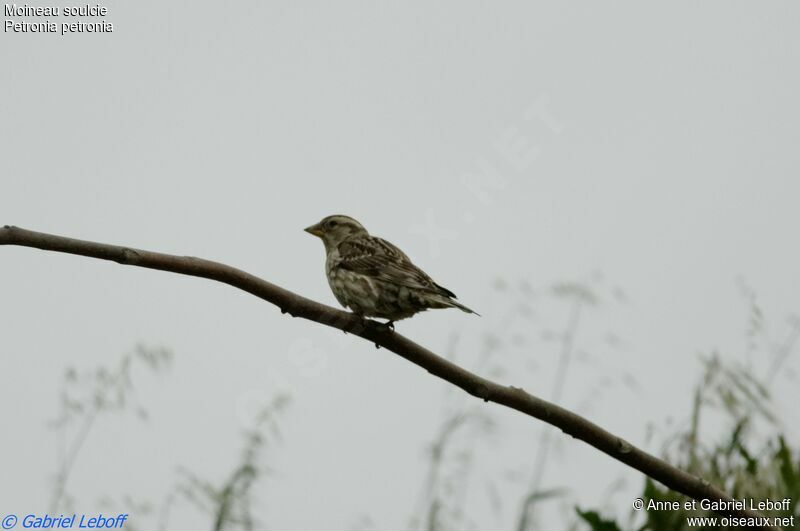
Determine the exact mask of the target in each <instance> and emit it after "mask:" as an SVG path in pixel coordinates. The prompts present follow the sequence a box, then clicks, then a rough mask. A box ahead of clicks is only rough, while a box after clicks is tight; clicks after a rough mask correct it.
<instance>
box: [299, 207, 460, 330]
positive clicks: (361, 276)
mask: <svg viewBox="0 0 800 531" xmlns="http://www.w3.org/2000/svg"><path fill="white" fill-rule="evenodd" d="M305 230H306V232H308V233H310V234H313V235H314V236H317V237H319V238H320V239H322V242H323V243H324V244H325V254H326V255H327V258H326V260H325V272H326V274H327V277H328V284H330V287H331V291H333V294H334V295H335V296H336V299H337V300H338V301H339V303H340V304H341V305H342V306H345V307H347V308H350V309H351V310H352V311H353V313H356V314H358V315H361V316H363V317H378V318H381V319H388V320H389V324H391V323H392V322H394V321H398V320H400V319H405V318H407V317H411V316H412V315H414V314H415V313H418V312H421V311H425V310H427V309H429V308H459V309H460V310H462V311H465V312H467V313H475V312H474V311H472V310H471V309H469V308H467V307H466V306H464V305H463V304H461V303H459V302H457V301H456V300H455V298H456V296H455V294H454V293H453V292H452V291H450V290H448V289H446V288H444V287H442V286H440V285H439V284H437V283H436V282H434V281H433V280H432V279H431V277H429V276H428V275H427V274H426V273H425V272H424V271H422V270H421V269H420V268H418V267H417V266H415V265H414V264H413V263H412V262H411V260H410V259H409V258H408V256H406V254H405V253H404V252H403V251H401V250H400V249H398V248H397V247H395V246H394V245H392V244H391V243H389V242H387V241H386V240H384V239H381V238H378V237H376V236H371V235H370V234H369V233H368V232H367V230H366V229H365V228H364V227H363V226H362V225H361V224H360V223H359V222H358V221H356V220H354V219H353V218H351V217H348V216H340V215H335V216H328V217H326V218H325V219H323V220H322V221H320V222H319V223H317V224H316V225H312V226H310V227H308V228H307V229H305Z"/></svg>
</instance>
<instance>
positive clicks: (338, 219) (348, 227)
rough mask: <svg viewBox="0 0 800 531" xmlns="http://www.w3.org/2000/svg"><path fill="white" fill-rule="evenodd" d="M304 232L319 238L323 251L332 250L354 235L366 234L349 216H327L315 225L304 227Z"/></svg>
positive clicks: (359, 224)
mask: <svg viewBox="0 0 800 531" xmlns="http://www.w3.org/2000/svg"><path fill="white" fill-rule="evenodd" d="M305 231H306V232H307V233H309V234H313V235H314V236H316V237H317V238H320V239H321V240H322V242H323V243H324V244H325V249H326V250H328V249H332V248H334V247H336V246H338V245H339V244H340V243H342V242H343V241H344V240H345V239H347V238H349V237H350V236H352V235H354V234H367V229H365V228H364V227H363V226H362V225H361V223H359V222H358V221H356V220H354V219H353V218H351V217H349V216H341V215H334V216H328V217H327V218H325V219H323V220H322V221H320V222H319V223H317V224H316V225H311V226H310V227H306V229H305Z"/></svg>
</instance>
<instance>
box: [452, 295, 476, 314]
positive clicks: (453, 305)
mask: <svg viewBox="0 0 800 531" xmlns="http://www.w3.org/2000/svg"><path fill="white" fill-rule="evenodd" d="M447 305H448V306H451V307H453V308H458V309H459V310H461V311H462V312H467V313H474V314H475V315H477V316H478V317H480V316H481V314H479V313H478V312H476V311H475V310H473V309H472V308H467V307H466V306H464V305H463V304H461V303H460V302H458V301H456V300H453V299H447Z"/></svg>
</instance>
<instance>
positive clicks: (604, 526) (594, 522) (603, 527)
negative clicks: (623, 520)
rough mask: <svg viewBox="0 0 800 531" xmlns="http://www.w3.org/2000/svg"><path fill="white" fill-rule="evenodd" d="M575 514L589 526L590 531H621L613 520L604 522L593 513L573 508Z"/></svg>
mask: <svg viewBox="0 0 800 531" xmlns="http://www.w3.org/2000/svg"><path fill="white" fill-rule="evenodd" d="M575 512H576V513H578V516H580V517H581V519H582V520H583V521H584V522H586V523H587V524H589V526H591V529H592V531H622V529H620V527H619V526H618V525H617V523H616V522H615V521H614V520H605V519H603V517H601V516H600V515H599V514H597V512H595V511H581V510H580V509H579V508H578V507H575Z"/></svg>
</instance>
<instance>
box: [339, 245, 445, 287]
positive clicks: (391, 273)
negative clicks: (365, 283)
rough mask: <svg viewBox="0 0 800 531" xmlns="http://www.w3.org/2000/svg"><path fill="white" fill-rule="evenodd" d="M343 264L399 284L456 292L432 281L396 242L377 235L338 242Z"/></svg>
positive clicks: (340, 264) (348, 267)
mask: <svg viewBox="0 0 800 531" xmlns="http://www.w3.org/2000/svg"><path fill="white" fill-rule="evenodd" d="M339 256H340V258H341V262H340V263H339V266H340V267H343V268H344V269H347V270H350V271H354V272H356V273H361V274H362V275H367V276H370V277H373V278H376V279H378V280H383V281H385V282H391V283H393V284H397V285H400V286H405V287H408V288H413V289H420V290H425V291H430V292H434V293H439V294H442V295H445V296H446V297H455V294H454V293H453V292H451V291H450V290H448V289H445V288H443V287H442V286H440V285H439V284H437V283H436V282H434V281H433V279H431V277H429V276H428V275H427V273H425V272H424V271H423V270H422V269H420V268H418V267H417V266H415V265H414V264H413V263H412V262H411V260H410V259H409V258H408V256H406V254H405V253H404V252H403V251H401V250H400V249H398V248H397V247H396V246H395V245H392V244H391V243H389V242H387V241H386V240H384V239H381V238H376V237H374V236H367V237H356V238H349V239H347V240H345V241H343V242H342V243H341V244H339Z"/></svg>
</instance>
